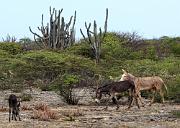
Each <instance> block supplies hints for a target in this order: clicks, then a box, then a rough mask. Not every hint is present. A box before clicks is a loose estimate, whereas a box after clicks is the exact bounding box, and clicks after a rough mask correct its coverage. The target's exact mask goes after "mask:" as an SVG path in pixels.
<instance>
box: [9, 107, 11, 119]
mask: <svg viewBox="0 0 180 128" xmlns="http://www.w3.org/2000/svg"><path fill="white" fill-rule="evenodd" d="M10 121H11V108H10V107H9V122H10Z"/></svg>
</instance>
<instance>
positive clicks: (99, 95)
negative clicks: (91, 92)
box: [95, 88, 102, 103]
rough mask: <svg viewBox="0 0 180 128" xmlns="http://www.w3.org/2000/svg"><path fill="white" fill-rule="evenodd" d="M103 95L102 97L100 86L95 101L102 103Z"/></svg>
mask: <svg viewBox="0 0 180 128" xmlns="http://www.w3.org/2000/svg"><path fill="white" fill-rule="evenodd" d="M101 97H102V93H101V90H100V89H99V88H98V89H97V90H96V98H95V102H96V103H100V99H101Z"/></svg>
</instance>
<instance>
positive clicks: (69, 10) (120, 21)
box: [0, 0, 180, 41]
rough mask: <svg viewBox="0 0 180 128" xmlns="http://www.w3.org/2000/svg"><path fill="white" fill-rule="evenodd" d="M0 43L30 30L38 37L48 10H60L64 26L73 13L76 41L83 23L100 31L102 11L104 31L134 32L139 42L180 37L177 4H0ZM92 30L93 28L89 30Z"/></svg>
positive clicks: (34, 0) (9, 0)
mask: <svg viewBox="0 0 180 128" xmlns="http://www.w3.org/2000/svg"><path fill="white" fill-rule="evenodd" d="M0 3H1V4H0V41H1V40H2V38H6V36H7V34H9V35H10V36H14V37H16V38H17V39H21V38H25V37H29V38H31V39H33V34H31V32H30V31H29V26H31V28H32V30H33V31H34V32H37V33H39V31H38V29H37V27H38V26H41V15H42V14H43V15H44V24H46V23H47V22H49V17H50V14H49V7H50V6H51V7H54V8H55V9H57V10H60V9H62V8H63V12H62V14H61V15H62V16H63V17H64V18H65V21H66V22H68V21H69V18H70V17H71V16H73V15H74V11H75V10H76V11H77V18H76V25H75V28H76V38H82V36H81V34H80V31H79V29H80V28H82V30H83V31H84V33H85V26H84V23H85V21H86V22H87V23H93V21H94V20H96V22H97V25H98V27H102V28H103V27H104V20H105V12H106V8H108V10H109V17H108V31H110V32H112V31H113V32H134V31H135V32H137V33H138V34H139V35H140V36H142V37H143V38H149V39H151V38H159V37H162V36H171V37H174V36H180V0H0ZM92 29H93V28H92Z"/></svg>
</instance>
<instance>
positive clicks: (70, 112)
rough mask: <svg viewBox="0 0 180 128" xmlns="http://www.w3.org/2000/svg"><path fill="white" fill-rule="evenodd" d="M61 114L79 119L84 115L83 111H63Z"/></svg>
mask: <svg viewBox="0 0 180 128" xmlns="http://www.w3.org/2000/svg"><path fill="white" fill-rule="evenodd" d="M61 114H62V115H63V116H67V117H71V116H73V117H77V116H82V115H84V114H83V112H82V110H81V109H72V110H63V111H61Z"/></svg>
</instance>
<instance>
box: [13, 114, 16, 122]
mask: <svg viewBox="0 0 180 128" xmlns="http://www.w3.org/2000/svg"><path fill="white" fill-rule="evenodd" d="M13 116H14V120H15V121H17V119H16V114H15V113H14V114H13Z"/></svg>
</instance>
